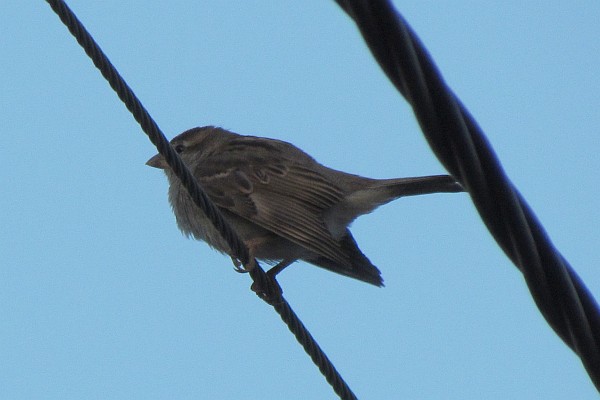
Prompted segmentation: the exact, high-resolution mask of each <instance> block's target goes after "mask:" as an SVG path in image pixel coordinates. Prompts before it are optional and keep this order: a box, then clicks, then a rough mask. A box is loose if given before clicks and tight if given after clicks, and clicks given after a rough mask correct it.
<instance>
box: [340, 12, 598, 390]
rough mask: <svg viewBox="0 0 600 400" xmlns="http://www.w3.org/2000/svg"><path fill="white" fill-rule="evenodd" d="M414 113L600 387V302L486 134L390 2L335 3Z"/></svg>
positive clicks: (552, 323)
mask: <svg viewBox="0 0 600 400" xmlns="http://www.w3.org/2000/svg"><path fill="white" fill-rule="evenodd" d="M336 1H337V3H338V5H339V6H340V7H341V8H342V9H343V10H344V11H345V12H346V13H347V14H348V15H349V16H350V17H351V18H352V19H353V20H354V21H355V22H356V24H357V26H358V28H359V30H360V32H361V34H362V36H363V38H364V40H365V41H366V43H367V45H368V46H369V48H370V49H371V52H372V53H373V56H374V57H375V59H376V60H377V61H378V62H379V65H380V66H381V68H382V69H383V70H384V72H385V73H386V74H387V76H388V78H389V79H390V80H391V81H392V83H393V84H394V86H396V88H397V89H398V91H400V93H401V94H402V95H403V96H404V97H405V98H406V100H407V101H408V102H409V103H410V105H411V106H412V108H413V111H414V113H415V115H416V117H417V120H418V121H419V124H420V126H421V129H422V130H423V133H424V134H425V137H426V139H427V141H428V142H429V145H430V146H431V148H432V149H433V151H434V153H435V154H436V156H437V157H438V159H439V160H440V161H441V162H442V163H443V165H444V166H445V167H446V169H447V170H448V171H449V172H450V173H451V174H452V175H453V176H454V177H455V178H456V179H457V180H458V181H459V182H460V183H461V184H462V186H463V187H464V188H465V189H466V190H467V191H468V192H469V194H470V196H471V198H472V200H473V203H474V204H475V206H476V208H477V210H478V212H479V214H480V216H481V218H482V220H483V222H484V223H485V224H486V226H487V228H488V229H489V231H490V232H491V233H492V235H493V236H494V238H495V239H496V241H497V242H498V245H499V246H500V247H501V248H502V250H503V251H504V252H505V253H506V255H507V256H508V257H509V258H510V259H511V261H512V262H513V263H514V264H515V265H516V266H517V268H519V270H520V271H521V272H522V273H523V276H524V277H525V280H526V282H527V286H528V288H529V290H530V292H531V295H532V297H533V299H534V301H535V303H536V305H537V306H538V308H539V310H540V312H541V313H542V315H543V316H544V318H545V319H546V321H547V322H548V324H549V325H550V326H551V327H552V328H553V329H554V331H555V332H556V333H557V334H558V336H559V337H560V338H561V339H562V340H563V341H564V342H565V343H566V344H567V345H568V346H569V347H570V348H571V349H572V350H573V351H574V352H575V353H576V354H577V355H578V356H579V357H580V358H581V361H582V363H583V365H584V367H585V369H586V370H587V372H588V374H589V376H590V378H591V380H592V382H593V383H594V385H595V386H596V389H598V390H600V313H599V310H598V304H597V303H596V300H595V299H594V297H593V296H592V295H591V293H590V292H589V290H588V289H587V288H586V286H585V285H584V283H583V282H582V281H581V279H580V278H579V276H578V275H577V274H576V273H575V271H574V270H573V269H572V267H571V266H570V265H569V263H568V262H567V260H566V259H565V258H564V257H563V256H562V255H561V254H560V253H559V252H558V250H557V249H556V248H555V247H554V245H553V244H552V242H551V241H550V239H549V237H548V235H547V234H546V232H545V230H544V228H543V227H542V225H541V223H540V222H539V221H538V219H537V218H536V216H535V214H534V213H533V211H532V210H531V208H530V207H529V205H528V204H527V203H526V201H525V199H524V198H523V197H522V196H521V194H520V193H519V192H518V191H517V189H516V188H515V187H514V185H513V184H512V183H511V182H510V180H509V179H508V177H507V176H506V174H505V173H504V170H503V169H502V166H501V164H500V162H499V160H498V158H497V157H496V154H495V153H494V151H493V149H492V147H491V145H490V144H489V143H488V141H487V139H486V137H485V135H484V133H483V131H482V130H481V129H480V128H479V126H478V125H477V122H476V121H475V120H474V119H473V117H472V116H471V115H470V113H469V111H468V110H467V109H466V108H465V107H464V105H463V104H462V103H461V102H460V100H459V99H458V98H457V97H456V95H455V94H454V93H453V92H452V91H451V89H450V88H449V87H448V86H447V85H446V83H445V82H444V80H443V78H442V76H441V75H440V73H439V71H438V70H437V67H436V65H435V64H434V62H433V60H432V59H431V57H430V56H429V54H428V53H427V50H426V49H425V48H424V46H423V44H422V43H421V42H420V40H419V38H418V37H417V35H416V34H415V33H414V31H413V30H412V29H411V28H410V26H409V25H408V24H407V22H406V21H405V20H404V18H403V17H402V16H401V15H400V14H399V13H398V12H397V11H396V10H395V9H394V8H393V6H392V5H391V4H390V3H389V1H388V0H336Z"/></svg>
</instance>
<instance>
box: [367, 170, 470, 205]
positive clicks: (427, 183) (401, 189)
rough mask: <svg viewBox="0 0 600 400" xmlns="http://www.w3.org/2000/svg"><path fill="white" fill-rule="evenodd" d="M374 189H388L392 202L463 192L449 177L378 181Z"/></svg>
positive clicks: (436, 176) (434, 176)
mask: <svg viewBox="0 0 600 400" xmlns="http://www.w3.org/2000/svg"><path fill="white" fill-rule="evenodd" d="M372 188H373V189H383V188H385V189H387V191H388V192H389V194H390V197H389V198H388V199H387V200H388V201H391V200H393V199H396V198H398V197H402V196H417V195H422V194H432V193H457V192H463V191H464V189H463V187H462V186H461V185H460V184H459V183H458V182H456V181H455V180H454V178H453V177H451V176H449V175H432V176H419V177H414V178H396V179H378V180H376V181H375V183H374V184H373V186H372Z"/></svg>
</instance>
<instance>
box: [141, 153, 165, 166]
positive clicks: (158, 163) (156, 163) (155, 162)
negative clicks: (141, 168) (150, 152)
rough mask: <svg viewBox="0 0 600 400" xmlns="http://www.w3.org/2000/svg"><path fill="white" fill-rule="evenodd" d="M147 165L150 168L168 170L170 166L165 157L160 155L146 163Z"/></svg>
mask: <svg viewBox="0 0 600 400" xmlns="http://www.w3.org/2000/svg"><path fill="white" fill-rule="evenodd" d="M146 165H147V166H149V167H154V168H160V169H167V168H168V167H169V164H167V162H166V161H165V158H164V157H163V156H161V155H160V154H157V155H155V156H154V157H152V158H151V159H149V160H148V161H146Z"/></svg>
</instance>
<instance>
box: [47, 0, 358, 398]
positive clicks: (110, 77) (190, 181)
mask: <svg viewBox="0 0 600 400" xmlns="http://www.w3.org/2000/svg"><path fill="white" fill-rule="evenodd" d="M46 1H47V3H48V4H49V5H50V7H51V8H52V10H53V11H54V12H55V13H56V14H57V15H58V16H59V18H60V19H61V21H62V22H63V24H65V25H66V26H67V28H68V29H69V31H70V32H71V34H72V35H73V36H74V37H75V38H76V40H77V42H78V43H79V44H80V45H81V47H83V49H84V50H85V52H86V54H87V55H88V56H89V57H90V58H91V59H92V61H93V63H94V65H95V66H96V68H98V69H99V70H100V72H101V73H102V76H104V78H105V79H106V80H107V81H108V83H109V84H110V86H111V87H112V88H113V90H114V91H115V92H116V93H117V95H118V96H119V98H120V99H121V101H122V102H123V103H124V104H125V106H126V107H127V109H128V110H129V111H130V112H131V114H132V115H133V117H134V118H135V120H136V121H137V122H138V123H139V124H140V126H141V128H142V130H143V131H144V133H146V135H148V137H149V138H150V141H151V142H152V143H153V144H154V145H155V146H156V148H157V149H158V152H159V153H160V154H162V155H163V156H164V158H165V160H166V161H167V163H168V164H169V166H170V167H171V169H172V170H173V172H174V173H175V174H176V175H177V177H178V178H179V179H180V180H181V182H182V184H183V185H184V186H185V188H186V190H187V191H188V192H189V194H190V196H191V197H192V199H193V200H194V203H196V205H197V206H198V207H199V208H200V210H201V212H204V213H205V214H206V216H207V217H208V218H209V219H210V221H211V223H212V224H213V225H214V226H215V228H216V229H217V230H218V231H219V233H220V234H221V236H222V237H223V238H224V239H225V240H226V241H227V244H228V245H229V247H230V248H231V249H232V251H233V254H235V256H236V257H237V258H238V259H239V260H240V261H241V262H242V264H244V265H245V266H247V265H253V268H252V269H251V270H250V276H251V277H252V279H253V280H254V282H255V284H256V285H257V286H256V287H257V288H259V290H258V291H257V294H258V296H259V297H260V298H262V299H263V300H264V301H265V302H267V303H268V304H270V305H272V306H273V308H274V309H275V310H276V311H277V313H278V314H279V315H280V316H281V319H282V320H283V321H284V322H285V323H286V325H287V326H288V328H289V329H290V331H291V332H292V333H293V334H294V336H295V337H296V339H297V340H298V342H299V343H300V344H301V345H302V347H303V348H304V350H305V351H306V353H307V354H308V355H309V356H310V357H311V359H312V360H313V362H314V363H315V365H317V367H318V368H319V370H320V371H321V373H322V374H323V375H324V376H325V378H326V380H327V382H328V383H329V384H330V385H331V386H332V388H333V390H334V391H335V393H336V394H337V395H338V396H339V397H340V398H341V399H348V400H354V399H356V396H355V395H354V393H352V390H351V389H350V387H349V386H348V385H347V384H346V382H345V381H344V379H343V378H342V377H341V375H340V374H339V373H338V371H337V370H336V369H335V367H334V366H333V364H332V363H331V361H330V360H329V358H327V356H326V355H325V353H324V352H323V350H322V349H321V348H320V347H319V345H318V344H317V342H316V341H315V340H314V338H313V337H312V336H311V335H310V333H309V332H308V330H307V329H306V327H305V326H304V324H303V323H302V321H300V319H299V318H298V317H297V315H296V314H295V313H294V311H293V310H292V308H291V307H290V305H289V304H288V303H287V301H286V300H285V299H284V298H283V297H282V295H281V289H280V288H279V286H278V285H277V284H276V282H275V281H274V280H273V279H272V278H270V277H269V276H267V274H266V273H265V271H264V270H263V269H262V268H261V267H260V266H259V264H258V263H257V262H256V260H250V256H249V252H248V248H247V247H246V245H245V244H244V242H243V241H242V240H241V239H240V237H239V236H238V235H237V233H236V232H235V231H234V230H233V228H232V227H231V226H230V225H229V223H227V221H225V219H224V218H223V216H222V214H221V212H220V211H219V209H218V208H217V207H216V206H215V205H214V204H213V202H212V201H211V200H210V199H209V198H208V196H207V195H206V193H205V192H204V191H203V190H202V189H201V187H200V186H199V185H198V182H197V181H196V179H195V178H194V176H193V175H192V174H191V172H190V171H189V169H188V168H187V167H186V166H185V164H184V163H183V162H182V161H181V158H180V157H179V155H178V154H177V152H175V150H173V148H172V147H171V145H170V144H169V142H168V140H167V139H166V138H165V136H164V134H163V133H162V132H161V130H160V128H159V127H158V125H157V124H156V122H154V120H153V119H152V117H151V116H150V115H149V114H148V112H147V111H146V109H145V108H144V106H143V105H142V103H141V102H140V101H139V99H138V98H137V97H136V96H135V94H134V93H133V91H132V90H131V89H130V88H129V86H128V85H127V84H126V83H125V81H124V80H123V78H122V77H121V76H120V74H119V73H118V72H117V70H116V69H115V68H114V66H113V65H112V64H111V63H110V61H109V60H108V57H106V55H105V54H104V52H103V51H102V50H101V49H100V47H99V46H98V44H97V43H96V42H95V41H94V39H93V38H92V37H91V35H90V34H89V33H88V32H87V30H86V29H85V27H84V26H83V24H81V22H80V21H79V20H78V19H77V17H76V16H75V14H73V12H72V11H71V10H70V9H69V7H68V6H67V5H66V4H65V3H64V1H62V0H46Z"/></svg>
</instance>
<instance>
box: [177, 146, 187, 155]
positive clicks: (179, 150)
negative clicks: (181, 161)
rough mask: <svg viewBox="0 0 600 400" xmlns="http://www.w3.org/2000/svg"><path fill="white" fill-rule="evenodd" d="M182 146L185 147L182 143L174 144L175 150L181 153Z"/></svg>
mask: <svg viewBox="0 0 600 400" xmlns="http://www.w3.org/2000/svg"><path fill="white" fill-rule="evenodd" d="M184 148H185V147H184V146H183V145H182V144H178V145H177V146H175V151H176V152H178V153H179V154H181V153H182V152H183V149H184Z"/></svg>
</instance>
